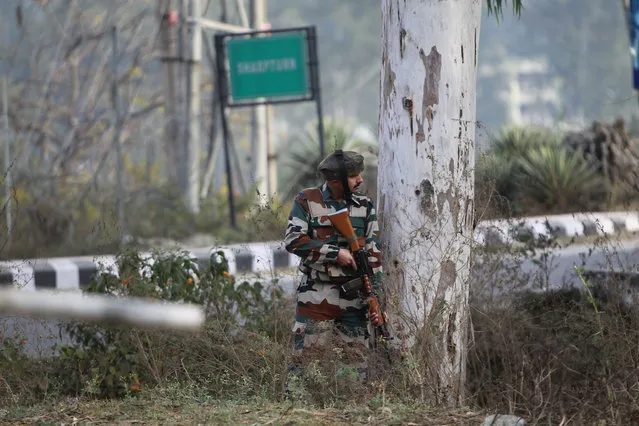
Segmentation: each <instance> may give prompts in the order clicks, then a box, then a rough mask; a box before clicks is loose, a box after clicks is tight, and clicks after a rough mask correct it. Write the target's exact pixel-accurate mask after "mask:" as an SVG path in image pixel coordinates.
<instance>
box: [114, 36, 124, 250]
mask: <svg viewBox="0 0 639 426" xmlns="http://www.w3.org/2000/svg"><path fill="white" fill-rule="evenodd" d="M112 36H113V52H112V53H113V64H112V65H113V107H114V110H115V131H114V135H113V138H114V143H115V152H116V156H117V159H116V161H117V172H116V179H117V186H118V222H119V225H120V243H123V242H124V235H125V227H126V223H125V217H124V187H123V183H122V174H123V172H124V164H123V161H122V146H121V143H120V136H121V133H122V118H121V114H120V99H119V98H120V96H119V91H118V54H119V52H118V28H117V27H116V26H115V25H114V26H113V30H112Z"/></svg>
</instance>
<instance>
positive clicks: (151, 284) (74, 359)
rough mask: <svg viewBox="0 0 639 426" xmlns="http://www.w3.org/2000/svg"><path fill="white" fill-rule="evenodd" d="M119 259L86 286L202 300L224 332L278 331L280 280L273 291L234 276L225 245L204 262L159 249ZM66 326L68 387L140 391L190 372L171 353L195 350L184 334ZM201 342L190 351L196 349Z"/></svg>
mask: <svg viewBox="0 0 639 426" xmlns="http://www.w3.org/2000/svg"><path fill="white" fill-rule="evenodd" d="M116 263H117V266H118V270H119V274H118V275H116V274H114V273H113V271H110V270H108V269H106V268H101V270H100V272H99V273H98V274H97V276H96V277H95V279H94V281H93V282H92V283H91V284H90V286H89V288H88V289H87V292H95V293H103V294H110V295H113V296H115V297H122V296H125V297H132V296H135V297H146V298H153V299H159V300H167V301H173V302H178V303H180V302H184V303H196V304H200V305H203V306H204V309H205V312H206V314H207V318H208V322H215V324H216V328H215V329H216V330H223V331H224V332H226V331H228V330H229V329H230V328H232V327H234V326H236V327H240V326H241V327H243V328H244V329H245V330H247V331H248V332H254V333H265V337H270V338H274V337H275V336H273V335H272V332H273V328H271V327H272V326H273V324H274V320H273V319H272V317H273V315H274V313H275V312H277V310H278V306H279V305H278V304H279V303H280V301H281V299H282V296H283V291H282V290H281V289H279V288H277V287H276V288H274V289H271V291H270V292H268V297H267V294H266V293H267V292H266V291H265V290H266V288H265V287H264V286H263V285H262V284H261V283H259V282H256V283H250V282H248V281H244V282H241V283H238V282H236V280H235V278H234V277H233V276H232V275H231V274H229V272H228V262H227V260H226V258H225V256H224V253H223V252H221V251H219V252H217V253H215V254H214V255H213V256H212V258H211V262H210V264H209V267H208V268H207V269H205V270H201V268H200V267H199V265H198V263H197V261H196V260H195V259H192V258H191V257H190V256H189V255H188V253H186V252H182V251H174V252H170V251H155V252H153V253H151V255H150V256H142V255H141V254H140V253H138V252H136V251H135V250H125V251H123V252H122V253H120V254H119V255H118V256H117V258H116ZM66 330H67V332H68V333H69V335H70V336H71V338H72V340H73V344H71V345H66V346H63V347H62V348H61V353H62V355H61V356H62V359H63V360H64V362H65V365H66V366H67V367H68V368H69V371H68V374H66V375H65V376H64V379H63V381H64V387H65V388H66V389H69V390H72V391H73V392H75V393H87V394H89V395H93V396H99V397H112V396H122V395H124V394H126V393H130V392H137V391H139V390H140V388H141V386H142V384H147V385H148V384H159V383H161V382H163V381H164V380H166V379H167V378H168V377H171V376H176V375H177V376H179V375H180V374H184V368H185V367H184V363H185V362H188V361H185V360H184V359H183V358H182V359H177V358H174V357H173V352H174V350H173V349H172V348H181V349H180V350H179V352H182V353H184V352H186V351H189V349H185V348H184V345H183V344H182V340H183V337H184V336H180V335H179V334H175V333H158V332H153V331H142V330H136V329H128V328H120V327H106V326H104V327H103V326H98V325H92V324H84V323H70V324H68V325H67V326H66ZM269 332H270V333H271V334H270V335H269ZM276 340H277V339H276ZM199 349H200V348H190V351H191V352H193V353H195V354H197V353H198V350H199ZM167 355H168V356H167ZM186 356H188V354H184V355H182V357H186ZM199 357H200V355H197V357H196V358H199ZM176 361H177V364H176ZM191 362H192V361H191ZM186 375H187V376H188V371H187V372H186Z"/></svg>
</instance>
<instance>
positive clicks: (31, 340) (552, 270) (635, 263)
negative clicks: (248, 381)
mask: <svg viewBox="0 0 639 426" xmlns="http://www.w3.org/2000/svg"><path fill="white" fill-rule="evenodd" d="M591 247H592V245H576V246H570V247H567V248H563V249H560V250H555V251H550V252H548V253H547V254H546V256H543V255H537V257H536V258H533V259H521V258H520V259H518V258H517V257H516V256H513V255H511V256H509V257H508V259H507V260H506V261H505V263H506V264H507V267H505V268H500V270H499V273H500V274H502V278H504V277H506V280H508V279H510V280H511V282H512V283H514V282H515V281H521V279H522V277H524V276H525V277H527V279H528V283H529V285H531V286H536V287H539V286H540V285H541V286H543V287H544V288H557V287H559V286H561V285H564V284H568V285H574V286H578V287H581V285H582V284H581V282H580V280H579V278H578V276H577V274H576V272H575V271H574V266H575V265H576V266H584V267H585V268H587V269H591V270H611V268H614V270H615V271H639V239H636V240H629V241H623V242H616V243H611V244H609V245H608V246H606V247H599V248H594V249H592V248H591ZM496 259H497V261H502V259H503V257H496ZM490 269H491V268H485V269H480V271H482V272H481V273H480V275H484V276H474V277H473V280H474V284H475V283H476V285H482V284H486V283H490V282H494V281H495V278H494V277H493V276H492V275H490V274H491V272H488V271H489V270H490ZM508 270H510V272H508ZM509 273H510V274H511V275H508V274H509ZM238 278H239V279H248V280H256V279H257V278H256V276H255V275H252V274H250V275H245V276H241V277H238ZM268 278H272V277H261V279H262V281H263V282H264V280H265V279H268ZM278 278H279V285H281V286H282V288H283V289H284V290H285V292H286V293H287V294H289V295H291V294H294V292H295V288H296V286H297V281H298V279H299V275H298V274H296V273H292V272H290V271H289V272H287V274H286V275H280V276H279V277H278ZM0 330H4V333H5V337H13V338H16V339H17V340H18V341H19V340H23V339H24V340H25V342H23V343H24V345H25V348H26V350H27V352H28V353H29V354H33V355H46V354H49V353H51V351H52V349H53V348H54V346H55V345H56V344H60V343H68V342H69V338H68V336H66V335H65V334H64V333H63V332H62V331H61V329H60V327H59V324H58V323H57V322H56V321H51V320H48V321H47V320H40V319H29V318H17V317H4V318H3V317H1V316H0Z"/></svg>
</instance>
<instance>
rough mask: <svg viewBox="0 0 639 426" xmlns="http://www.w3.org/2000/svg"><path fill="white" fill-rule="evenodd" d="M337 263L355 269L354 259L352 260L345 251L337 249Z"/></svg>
mask: <svg viewBox="0 0 639 426" xmlns="http://www.w3.org/2000/svg"><path fill="white" fill-rule="evenodd" d="M337 263H338V264H340V265H342V266H350V267H351V268H353V269H357V264H355V258H353V255H352V254H351V252H350V251H349V250H347V249H339V253H337Z"/></svg>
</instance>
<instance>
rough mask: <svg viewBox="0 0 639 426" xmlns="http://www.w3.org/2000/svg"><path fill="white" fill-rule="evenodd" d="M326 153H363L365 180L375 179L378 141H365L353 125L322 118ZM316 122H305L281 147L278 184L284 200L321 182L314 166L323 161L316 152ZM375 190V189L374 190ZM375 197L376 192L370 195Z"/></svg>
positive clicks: (343, 121)
mask: <svg viewBox="0 0 639 426" xmlns="http://www.w3.org/2000/svg"><path fill="white" fill-rule="evenodd" d="M324 144H325V147H324V152H325V155H328V154H329V153H331V152H333V151H334V150H336V149H343V150H347V151H356V152H359V153H360V154H362V155H363V156H364V173H363V176H364V180H365V182H367V181H368V182H369V184H370V181H374V180H376V178H377V175H376V169H377V152H378V145H377V141H374V140H366V139H362V138H361V137H359V136H358V135H357V134H355V133H354V126H353V125H352V124H351V123H349V122H348V121H345V120H331V119H329V120H326V121H324ZM319 146H320V143H319V136H318V133H317V121H312V122H310V123H308V125H307V127H306V130H305V131H304V132H303V133H302V134H301V135H299V136H298V137H296V138H295V139H294V140H293V141H292V142H291V144H290V148H289V149H286V150H284V153H285V154H284V156H283V158H282V162H281V168H282V169H281V170H282V173H281V174H280V177H281V178H280V187H281V188H282V190H281V193H282V194H283V195H282V196H283V199H286V200H288V199H292V198H293V197H295V195H296V194H297V193H298V192H299V191H300V190H301V189H303V188H308V187H311V186H316V185H318V184H320V183H321V182H322V178H321V177H320V175H319V173H318V171H317V167H318V166H319V163H320V162H321V161H322V157H321V156H320V151H319ZM373 192H376V191H373ZM373 196H375V194H373Z"/></svg>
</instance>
